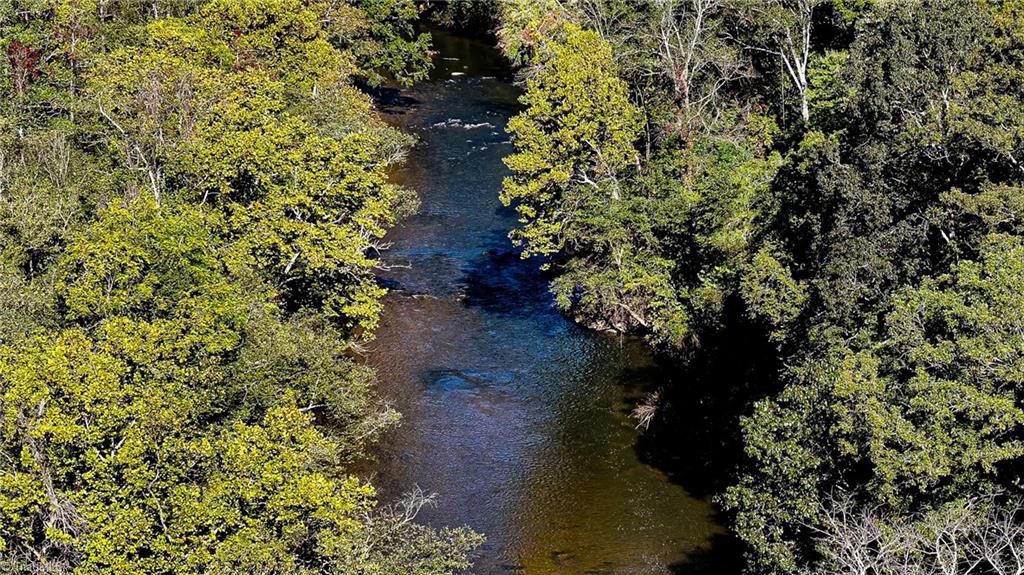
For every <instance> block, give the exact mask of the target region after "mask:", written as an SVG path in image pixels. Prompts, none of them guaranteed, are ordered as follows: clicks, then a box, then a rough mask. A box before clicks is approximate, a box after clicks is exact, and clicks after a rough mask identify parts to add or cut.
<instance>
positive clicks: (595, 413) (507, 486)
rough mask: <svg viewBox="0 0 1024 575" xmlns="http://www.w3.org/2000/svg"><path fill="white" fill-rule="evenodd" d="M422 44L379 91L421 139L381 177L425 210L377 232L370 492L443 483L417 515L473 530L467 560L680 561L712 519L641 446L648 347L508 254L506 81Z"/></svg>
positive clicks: (615, 566) (469, 45) (483, 563)
mask: <svg viewBox="0 0 1024 575" xmlns="http://www.w3.org/2000/svg"><path fill="white" fill-rule="evenodd" d="M435 46H436V47H437V48H438V50H439V54H438V56H437V60H436V69H435V72H434V77H433V79H432V80H431V81H429V82H424V83H422V84H420V85H418V86H417V87H415V88H414V89H411V90H409V91H406V92H403V93H402V94H400V96H399V97H398V98H394V99H393V100H392V102H391V105H389V106H387V107H386V109H387V110H388V112H389V113H390V117H391V119H392V120H393V121H394V123H396V124H398V125H400V126H402V127H403V128H405V129H406V130H408V131H410V132H411V133H413V134H415V135H416V136H417V137H419V138H420V142H419V144H418V145H417V146H416V147H415V149H414V150H413V151H412V153H411V155H410V157H409V159H408V162H407V163H406V165H405V167H404V168H402V169H401V170H400V171H399V172H398V173H396V174H395V176H394V177H395V181H397V182H400V183H402V184H404V185H406V186H408V187H410V188H412V189H415V190H416V191H417V192H418V193H419V195H420V198H421V202H422V209H421V212H420V213H419V215H417V216H415V217H413V218H411V219H410V220H408V221H407V222H405V223H404V224H403V225H401V226H400V227H398V228H397V229H395V230H394V231H393V233H391V234H390V235H389V237H388V241H390V242H392V243H393V246H392V249H391V250H390V251H389V252H388V253H387V255H386V256H385V258H384V261H385V262H386V263H387V264H388V265H390V266H392V267H391V269H390V271H387V272H385V273H383V274H382V277H381V280H382V282H384V284H385V285H387V286H388V287H390V289H391V293H390V294H389V295H388V297H387V300H386V310H385V313H384V316H383V319H382V324H381V327H380V329H379V331H378V336H377V339H376V340H375V341H374V342H373V344H372V351H371V353H370V356H369V357H370V363H371V364H373V365H374V366H376V367H377V368H378V370H379V374H380V380H381V387H380V389H381V392H382V394H383V395H384V396H385V397H386V398H388V399H389V400H390V401H391V402H392V403H393V404H394V405H395V407H397V408H398V409H399V411H401V412H402V414H403V416H404V417H403V422H402V425H401V426H400V427H399V428H398V429H396V430H395V431H393V432H390V433H389V434H388V435H387V437H385V439H384V441H383V443H382V444H381V446H380V448H379V453H378V454H377V461H378V463H377V464H376V466H375V473H376V475H377V477H376V478H375V482H376V483H377V485H378V486H379V487H380V490H381V495H382V499H384V500H387V499H389V498H395V497H397V496H399V495H400V494H401V493H402V492H404V491H407V490H408V489H410V488H411V487H413V486H414V485H418V486H419V487H421V488H423V489H424V490H426V491H429V492H436V493H438V494H439V499H438V505H437V507H436V508H433V509H428V510H426V511H424V512H423V514H422V515H421V519H424V520H426V521H427V522H429V523H431V524H435V525H469V526H471V527H473V528H474V529H476V530H479V531H482V532H484V533H485V534H486V535H487V536H488V543H487V544H486V546H485V547H484V549H483V550H482V554H481V556H480V558H479V560H478V561H477V568H476V569H475V572H477V573H483V574H486V575H491V574H498V573H524V574H530V575H535V574H536V575H542V574H555V573H560V574H562V573H622V574H626V573H630V574H633V573H635V574H655V573H687V572H693V571H694V569H695V567H693V566H692V564H691V561H692V558H693V557H695V556H699V555H701V554H702V553H703V552H704V551H705V550H706V549H707V548H708V546H709V545H710V541H711V540H712V538H713V537H715V536H716V535H718V534H720V533H721V532H722V530H721V528H720V527H719V526H718V525H717V524H716V522H715V519H714V510H713V508H712V506H711V505H710V504H709V503H708V502H707V501H706V500H702V499H696V498H693V497H691V496H689V495H688V494H687V492H686V491H685V490H684V489H683V488H682V487H680V486H679V485H677V484H674V483H672V482H670V481H669V480H668V478H667V477H666V476H665V474H663V473H662V472H660V471H659V470H657V469H655V468H652V467H650V466H647V465H645V464H643V463H642V462H641V461H640V459H639V458H638V456H637V452H636V442H637V437H638V432H637V431H636V429H635V428H634V425H635V422H634V421H633V420H632V419H631V418H630V416H629V412H630V411H631V410H632V409H633V407H634V406H635V404H636V402H637V401H638V400H639V398H640V397H641V396H642V394H643V393H644V392H645V390H647V389H649V388H650V387H651V384H652V383H653V379H654V378H655V377H657V370H656V368H655V366H654V364H653V362H652V359H651V357H650V355H649V353H648V352H647V350H646V349H645V348H644V346H643V345H641V344H640V343H638V342H635V341H631V340H624V339H621V338H617V337H613V336H606V335H601V334H596V333H592V332H589V331H586V330H583V329H580V328H579V327H577V326H575V325H573V324H572V323H570V322H568V321H566V320H565V319H564V318H563V317H562V316H561V315H560V314H559V313H558V311H557V310H556V309H555V307H554V304H553V301H552V298H551V296H550V295H549V293H548V291H547V286H546V280H545V278H544V277H543V276H542V275H541V274H540V273H539V271H538V269H537V265H536V262H532V261H524V260H522V259H520V258H519V255H518V252H517V251H516V250H515V249H514V248H513V247H512V246H511V245H510V243H509V241H508V240H507V238H506V233H507V231H508V230H509V228H510V227H511V226H513V225H514V224H515V214H514V212H512V211H511V210H508V209H505V208H502V207H501V205H500V203H499V202H498V192H499V190H500V188H501V180H502V178H503V177H504V176H505V175H506V174H507V172H506V170H505V168H504V166H503V165H502V163H501V158H502V157H503V156H505V155H506V154H508V153H509V151H510V147H511V146H510V144H509V142H508V136H507V134H506V133H505V132H504V129H503V128H504V126H505V123H506V122H507V120H508V119H509V118H510V117H511V116H512V115H513V114H515V113H516V111H517V110H518V109H519V107H518V104H517V97H518V95H519V91H518V89H517V88H516V87H514V86H513V85H512V84H511V82H510V78H509V71H508V68H507V67H506V65H505V63H504V62H503V61H502V60H501V58H500V57H499V55H498V54H497V52H496V51H495V50H494V49H493V48H491V47H490V46H488V45H487V44H485V43H482V42H479V41H476V40H469V39H464V38H456V37H452V36H448V35H445V34H436V35H435Z"/></svg>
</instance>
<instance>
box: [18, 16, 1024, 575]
mask: <svg viewBox="0 0 1024 575" xmlns="http://www.w3.org/2000/svg"><path fill="white" fill-rule="evenodd" d="M424 19H429V20H430V21H431V22H433V23H434V24H436V25H441V26H445V27H449V28H455V29H459V28H464V29H467V30H472V31H476V32H477V33H479V32H480V31H482V30H484V29H486V30H487V31H488V32H490V31H492V30H493V32H494V34H495V37H496V40H497V42H498V44H499V46H500V47H501V49H502V50H503V51H504V53H505V54H506V56H507V57H508V59H509V60H510V61H511V62H513V63H514V64H515V65H516V66H518V69H519V77H520V80H521V82H522V84H523V86H524V89H525V91H524V95H523V97H522V100H521V101H522V104H523V111H522V112H521V113H520V114H519V115H517V116H516V117H515V118H513V120H512V121H511V122H510V124H509V126H508V131H509V134H510V136H511V138H512V144H513V145H514V153H512V154H511V155H509V156H508V157H507V158H506V164H507V166H508V168H509V169H510V176H509V177H508V178H507V179H506V181H505V183H504V186H503V189H502V190H501V200H502V202H503V203H504V204H505V205H507V206H510V207H514V208H515V210H516V211H517V213H518V215H519V218H520V219H519V223H520V225H519V226H518V227H516V228H515V229H513V230H510V232H511V233H510V237H511V238H512V241H513V242H514V243H515V244H516V245H517V246H520V247H521V248H522V250H523V252H522V254H523V257H524V258H531V257H532V258H536V259H537V261H538V265H541V266H543V267H544V268H545V269H546V270H547V273H549V274H550V276H551V278H552V281H551V290H552V292H553V294H554V296H555V300H556V302H557V304H558V306H559V307H560V308H561V309H562V311H563V312H564V313H565V314H566V315H567V316H568V317H572V318H574V319H575V320H576V321H578V322H579V323H581V324H583V325H587V326H591V327H596V328H601V329H609V330H613V331H616V332H619V333H623V334H630V335H639V336H642V337H645V338H646V339H647V340H648V342H649V344H650V345H651V346H652V347H653V348H654V349H656V350H657V351H658V352H659V353H660V354H661V357H662V358H664V362H665V363H666V364H667V365H670V366H671V370H670V371H671V372H672V373H674V374H675V375H674V376H673V377H672V378H671V381H668V382H666V383H665V385H664V386H663V388H662V389H659V390H657V391H656V392H655V393H653V394H652V395H651V397H650V398H649V401H647V402H646V403H644V404H642V405H641V406H639V407H638V408H637V417H638V420H639V423H640V425H641V426H642V427H643V428H644V429H646V435H645V436H644V440H645V441H650V440H652V438H654V440H657V442H659V443H663V444H666V445H670V444H673V443H679V442H689V443H692V444H695V445H697V446H698V448H697V451H698V452H700V453H702V454H704V455H705V456H704V457H702V458H700V461H686V462H675V463H673V464H672V465H673V467H672V468H671V469H668V470H667V471H668V472H669V473H672V474H673V475H675V476H678V477H680V478H681V479H680V481H684V482H689V483H690V484H694V485H696V484H699V485H700V487H701V489H700V490H696V491H700V492H706V493H712V494H714V495H715V496H716V498H717V499H716V500H717V502H718V504H719V505H720V507H721V508H722V509H723V511H724V514H725V516H726V517H727V519H728V522H729V525H730V527H731V529H732V533H733V534H734V536H735V537H736V539H737V540H738V541H739V542H740V544H741V545H742V547H743V549H744V550H745V553H744V561H745V564H746V568H745V569H746V572H748V573H751V574H790V573H794V574H795V573H821V574H840V573H857V574H863V575H888V574H893V575H897V574H901V575H902V574H906V573H917V574H922V575H925V574H928V575H930V574H932V573H935V574H939V573H942V574H957V575H967V574H968V573H986V574H987V573H996V574H1000V575H1002V574H1004V573H1020V572H1021V571H1022V570H1024V553H1022V552H1021V550H1022V549H1024V529H1022V525H1024V524H1022V523H1021V521H1022V518H1021V509H1022V503H1021V474H1022V456H1024V326H1022V321H1024V319H1022V318H1024V289H1022V288H1024V239H1022V237H1024V227H1022V224H1021V221H1022V217H1024V200H1022V198H1024V188H1022V186H1024V169H1022V168H1021V165H1020V162H1021V161H1022V158H1024V3H1022V2H1019V1H1017V0H1006V1H996V0H969V1H960V0H912V1H907V2H898V1H892V0H643V1H641V0H503V1H498V0H491V1H485V0H480V1H473V0H451V1H449V2H444V3H434V4H431V5H429V6H423V5H418V4H416V3H415V2H412V1H411V0H351V1H340V0H339V1H328V0H323V1H321V0H202V1H189V0H150V1H146V2H143V1H139V0H122V1H115V0H16V1H14V2H8V3H7V4H4V5H2V6H0V25H2V30H3V32H2V34H0V47H2V49H3V51H4V57H3V58H0V69H2V70H0V84H2V89H3V92H4V94H5V95H6V98H4V100H3V102H2V103H0V235H2V245H0V294H2V297H0V561H2V564H0V569H3V570H5V572H11V573H14V574H19V575H20V574H26V575H27V574H29V573H46V574H63V573H74V574H82V575H84V574H95V575H100V574H109V575H121V574H128V573H131V574H135V573H138V574H165V573H176V574H192V573H194V574H197V575H198V574H201V573H202V574H209V573H214V574H220V573H225V574H226V573H261V574H268V575H270V574H275V575H276V574H289V575H292V574H294V575H307V574H308V575H312V574H314V573H316V574H320V573H332V574H333V573H351V574H374V575H377V574H379V575H388V574H394V575H399V574H410V573H411V574H418V575H447V574H454V573H459V572H463V571H465V570H466V569H468V568H470V566H471V559H472V553H473V550H474V549H476V548H477V547H478V546H479V545H481V544H482V541H483V535H481V534H478V533H475V532H473V531H471V530H470V529H468V528H458V527H454V528H442V529H435V528H431V527H427V526H424V525H421V524H419V523H417V522H416V521H415V518H416V515H417V512H418V510H419V509H421V508H422V507H423V506H425V505H430V504H431V501H432V499H431V496H430V495H429V494H425V493H422V492H419V491H414V492H412V493H411V494H410V495H409V496H408V497H407V498H406V499H404V500H402V501H399V502H397V503H395V504H392V505H382V504H381V503H379V502H377V501H376V500H375V496H374V489H373V487H372V485H370V484H368V483H366V482H365V481H363V480H361V479H359V478H357V477H355V476H353V475H351V474H349V473H346V471H345V470H346V469H347V468H348V467H350V465H351V464H352V463H353V462H354V461H357V460H358V459H359V458H360V456H361V455H362V454H363V452H364V450H365V449H366V447H367V446H368V445H369V444H370V443H371V442H372V441H373V440H374V438H375V437H377V436H379V434H380V433H381V432H382V431H383V430H385V429H387V428H389V427H390V426H393V425H395V424H396V423H397V421H398V419H399V417H400V415H399V414H398V413H396V412H395V411H394V410H393V409H391V408H389V407H388V406H387V405H385V404H384V403H383V402H382V401H381V400H380V398H378V397H377V396H376V395H375V394H374V383H375V381H374V380H375V374H374V373H373V371H372V370H371V369H369V368H368V367H366V366H365V365H363V364H362V363H361V362H360V361H359V360H358V354H359V352H360V350H361V349H362V348H363V345H364V344H365V343H366V342H367V341H368V340H369V339H370V338H372V335H373V330H374V328H375V327H376V325H377V320H378V316H379V314H380V311H381V307H382V304H381V298H382V297H383V294H384V289H383V288H382V287H381V286H380V285H378V282H377V281H376V279H375V277H374V275H373V271H374V269H375V266H377V265H378V261H377V254H378V253H379V252H380V251H381V250H383V249H386V245H385V244H384V243H383V237H384V235H385V233H386V232H387V230H388V229H389V228H391V227H392V226H393V225H395V223H396V222H398V221H399V220H400V219H401V218H402V217H404V216H406V215H409V214H411V213H413V212H414V211H415V209H416V195H415V190H406V189H402V188H401V187H399V186H396V185H394V184H393V183H391V182H389V180H388V177H387V172H388V168H389V166H392V165H394V164H395V163H396V162H400V161H402V160H403V158H404V154H405V151H406V150H407V149H408V148H409V146H411V145H412V144H413V139H412V138H411V137H410V136H409V135H407V134H403V133H401V132H399V131H398V130H396V129H394V128H391V127H389V126H388V125H386V124H385V123H384V122H383V121H382V120H381V119H380V118H379V117H378V115H377V113H376V112H375V110H374V106H373V102H372V99H371V98H370V96H369V95H368V94H367V92H368V90H367V89H366V88H367V87H370V88H372V87H375V86H378V85H380V84H382V83H395V84H398V85H409V84H411V83H414V82H416V81H420V80H423V79H425V78H427V73H428V70H429V66H430V59H431V50H430V37H429V34H424V33H422V32H419V31H417V24H418V23H419V22H422V21H423V20H424ZM496 192H497V191H496ZM552 385H557V382H552ZM691 421H696V422H697V423H690V422H691ZM660 450H662V451H669V452H670V451H671V448H670V447H663V448H660ZM668 455H669V456H668V457H667V458H666V459H667V460H671V453H669V454H668Z"/></svg>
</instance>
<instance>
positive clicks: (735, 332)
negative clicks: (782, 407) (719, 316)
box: [636, 306, 779, 497]
mask: <svg viewBox="0 0 1024 575" xmlns="http://www.w3.org/2000/svg"><path fill="white" fill-rule="evenodd" d="M727 307H730V308H734V307H736V306H727ZM724 325H725V327H723V328H722V329H721V330H719V331H718V332H716V333H713V334H709V335H706V336H704V337H703V338H702V340H701V344H700V347H699V349H696V350H695V351H693V352H692V353H691V354H690V355H689V357H688V358H686V360H685V361H682V360H680V359H674V358H665V357H662V358H660V363H661V366H662V371H663V376H662V377H663V381H664V382H665V385H664V386H663V388H662V390H661V398H660V401H659V405H658V411H657V415H656V416H655V417H654V419H653V420H652V421H651V424H650V426H649V427H648V429H647V430H646V432H645V433H643V434H642V435H641V437H640V438H639V440H638V441H637V445H636V449H637V454H638V456H639V457H640V460H641V461H643V462H644V463H646V464H648V465H651V466H652V467H655V468H657V469H660V470H662V471H663V472H664V473H666V474H667V475H668V476H669V478H670V480H671V481H673V482H675V483H677V484H679V485H681V486H682V487H683V488H684V489H686V490H687V491H688V492H689V493H690V494H692V495H694V496H696V497H713V496H716V495H719V494H721V493H722V492H723V491H724V490H725V489H726V487H728V486H729V485H730V484H731V483H732V482H733V479H734V475H735V471H736V467H737V465H738V464H739V462H740V460H741V455H742V435H741V433H740V418H741V417H742V416H744V415H747V414H749V413H750V411H751V409H752V407H753V404H754V402H756V401H757V400H759V399H761V398H763V397H765V396H767V395H769V394H771V393H773V392H774V391H775V389H776V385H777V383H776V381H777V378H776V377H775V376H776V374H777V373H778V370H779V363H778V359H777V354H776V353H775V348H774V346H773V344H772V343H771V342H769V341H768V340H767V338H766V337H765V335H764V333H765V332H764V330H763V329H762V328H760V327H759V326H756V325H752V324H750V323H749V322H748V321H746V320H745V319H744V318H743V317H742V316H739V314H736V313H729V314H727V315H726V318H725V322H724Z"/></svg>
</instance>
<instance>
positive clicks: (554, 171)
mask: <svg viewBox="0 0 1024 575" xmlns="http://www.w3.org/2000/svg"><path fill="white" fill-rule="evenodd" d="M561 33H562V35H563V36H564V39H563V40H561V41H557V42H552V43H551V44H550V45H549V48H550V55H549V56H548V57H547V58H546V59H545V60H544V61H543V63H542V64H541V66H540V68H539V70H538V71H537V73H536V74H535V75H534V76H533V77H531V78H530V79H529V81H528V82H527V89H526V93H525V94H524V95H523V97H522V99H521V101H522V103H523V104H524V105H525V106H526V109H525V110H524V111H523V113H521V114H519V115H518V116H516V117H515V118H513V119H512V120H511V121H510V122H509V125H508V131H509V133H510V134H511V135H512V139H513V143H514V144H515V146H516V152H515V153H514V154H512V155H510V156H508V157H507V158H505V163H506V164H507V165H508V167H509V168H510V169H511V170H512V174H513V175H512V176H510V177H508V178H506V179H505V182H504V188H503V190H502V193H501V200H502V202H504V203H505V204H506V205H511V204H514V205H515V206H516V210H517V211H518V212H519V216H520V223H521V224H522V227H521V228H519V229H517V230H515V231H514V232H513V234H512V237H513V239H514V240H515V241H516V242H517V243H520V244H523V245H524V246H525V248H526V251H525V254H527V255H529V254H551V253H554V252H557V251H558V250H560V249H561V248H563V247H564V245H565V243H566V242H570V243H571V242H572V239H573V238H572V232H573V226H574V224H575V222H576V219H577V218H578V216H579V214H578V213H577V211H576V208H577V207H578V205H579V203H580V201H582V200H584V199H593V200H595V201H598V202H602V201H603V202H605V203H610V202H612V201H614V200H616V199H618V197H619V195H620V192H619V189H618V188H619V182H618V181H617V178H618V174H619V172H620V171H622V170H623V169H624V168H625V167H627V166H628V165H629V163H630V161H631V160H633V159H634V157H635V155H636V153H635V151H634V150H633V141H634V140H635V139H636V137H637V133H638V130H639V126H638V122H639V120H640V116H639V112H638V111H637V110H636V107H635V106H633V104H632V103H630V101H629V93H628V89H627V87H626V84H625V83H624V82H623V81H622V80H621V79H619V78H618V76H616V65H615V61H614V59H613V58H612V51H611V47H610V46H608V44H607V43H606V42H604V41H603V40H601V37H600V36H598V35H597V33H596V32H592V31H588V30H583V29H581V28H579V27H578V26H575V25H572V24H566V25H565V26H564V27H563V29H562V31H561Z"/></svg>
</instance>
